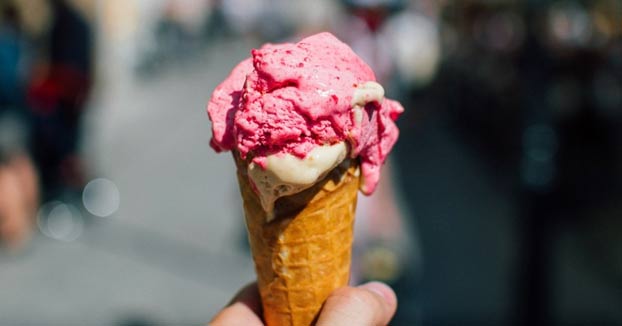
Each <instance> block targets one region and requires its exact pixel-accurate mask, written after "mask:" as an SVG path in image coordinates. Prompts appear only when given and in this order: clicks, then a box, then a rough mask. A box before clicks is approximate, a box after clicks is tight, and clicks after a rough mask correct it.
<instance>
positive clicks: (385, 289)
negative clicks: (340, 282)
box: [359, 282, 395, 302]
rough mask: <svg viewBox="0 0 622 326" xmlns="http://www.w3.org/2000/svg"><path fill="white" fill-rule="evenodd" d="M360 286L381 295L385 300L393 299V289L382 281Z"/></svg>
mask: <svg viewBox="0 0 622 326" xmlns="http://www.w3.org/2000/svg"><path fill="white" fill-rule="evenodd" d="M359 288H361V289H365V290H369V291H372V292H374V293H376V294H378V295H380V296H381V297H382V298H383V299H384V301H385V302H391V301H393V300H394V299H393V297H394V296H395V295H394V294H393V290H392V289H391V288H390V287H389V286H388V285H386V284H384V283H381V282H369V283H365V284H363V285H360V286H359Z"/></svg>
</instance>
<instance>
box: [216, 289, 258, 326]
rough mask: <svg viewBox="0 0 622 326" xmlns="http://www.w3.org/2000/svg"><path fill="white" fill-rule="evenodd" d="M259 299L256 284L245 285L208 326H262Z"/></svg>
mask: <svg viewBox="0 0 622 326" xmlns="http://www.w3.org/2000/svg"><path fill="white" fill-rule="evenodd" d="M260 316H261V299H260V298H259V290H258V289H257V283H256V282H253V283H250V284H248V285H246V286H245V287H244V288H242V290H240V292H238V294H236V295H235V297H233V299H232V300H231V302H229V304H228V305H227V306H226V307H225V308H224V309H223V310H221V311H220V312H219V313H218V314H217V315H216V316H215V317H214V318H213V319H212V321H210V322H209V324H208V325H209V326H228V325H248V326H264V324H263V322H262V321H261V317H260Z"/></svg>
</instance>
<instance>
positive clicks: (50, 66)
mask: <svg viewBox="0 0 622 326" xmlns="http://www.w3.org/2000/svg"><path fill="white" fill-rule="evenodd" d="M49 5H50V11H51V22H50V29H49V31H48V32H47V33H46V34H45V35H44V41H45V42H44V44H43V48H44V51H43V53H45V55H41V58H39V63H38V65H37V67H35V68H34V69H33V73H32V77H31V80H30V85H29V88H28V94H27V100H28V104H29V106H30V108H31V110H32V116H33V118H32V135H31V143H32V144H31V146H32V151H33V156H34V159H35V162H36V164H37V166H38V168H39V170H40V173H41V183H42V186H43V190H44V196H45V197H46V198H47V199H49V198H51V197H54V196H57V195H58V194H59V193H62V192H63V191H67V190H69V191H76V190H79V188H81V187H82V186H83V184H84V181H85V180H84V175H83V174H84V171H83V166H82V162H81V160H80V158H79V155H78V145H79V139H80V135H81V133H80V120H81V117H82V114H83V112H84V109H85V108H84V107H85V103H86V99H87V97H88V95H89V92H90V89H91V83H92V80H93V36H92V31H91V27H90V25H89V23H88V21H87V20H86V19H85V17H83V16H82V15H81V14H80V12H79V11H77V10H76V9H75V8H74V7H73V6H72V5H70V4H69V3H68V2H66V1H64V0H49Z"/></svg>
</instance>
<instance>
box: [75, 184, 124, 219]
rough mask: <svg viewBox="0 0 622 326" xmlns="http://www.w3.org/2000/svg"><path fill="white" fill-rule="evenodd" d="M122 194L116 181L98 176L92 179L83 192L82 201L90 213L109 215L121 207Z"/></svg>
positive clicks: (101, 215) (100, 215)
mask: <svg viewBox="0 0 622 326" xmlns="http://www.w3.org/2000/svg"><path fill="white" fill-rule="evenodd" d="M120 202H121V195H120V194H119V189H118V188H117V186H116V185H115V184H114V182H112V181H110V180H108V179H105V178H98V179H94V180H91V181H90V182H89V183H88V184H87V185H86V186H85V187H84V191H83V192H82V203H83V204H84V207H85V208H86V210H87V211H89V213H91V214H93V215H95V216H99V217H107V216H110V215H112V214H114V213H115V212H116V211H117V210H118V209H119V204H120Z"/></svg>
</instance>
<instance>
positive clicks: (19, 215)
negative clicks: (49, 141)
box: [0, 3, 38, 250]
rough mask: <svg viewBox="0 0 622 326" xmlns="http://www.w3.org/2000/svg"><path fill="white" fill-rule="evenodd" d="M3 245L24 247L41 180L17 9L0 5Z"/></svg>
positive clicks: (0, 223)
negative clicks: (31, 145)
mask: <svg viewBox="0 0 622 326" xmlns="http://www.w3.org/2000/svg"><path fill="white" fill-rule="evenodd" d="M0 11H1V16H0V245H5V246H6V247H8V248H9V249H13V250H16V249H19V248H20V247H22V246H23V245H24V244H25V243H26V241H27V239H28V238H29V235H30V233H31V229H32V221H33V217H34V215H35V211H36V208H37V204H38V180H37V174H36V171H35V169H34V167H33V164H32V161H31V160H30V157H29V155H28V153H27V151H26V148H27V146H26V143H27V141H26V139H27V136H26V135H27V131H28V127H27V114H26V112H25V110H24V109H23V78H22V76H21V71H20V67H21V59H22V56H23V53H22V52H23V51H22V49H23V44H22V43H23V41H22V34H21V28H20V21H19V15H18V11H17V9H16V8H15V7H14V6H13V4H12V3H3V4H1V5H0Z"/></svg>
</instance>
